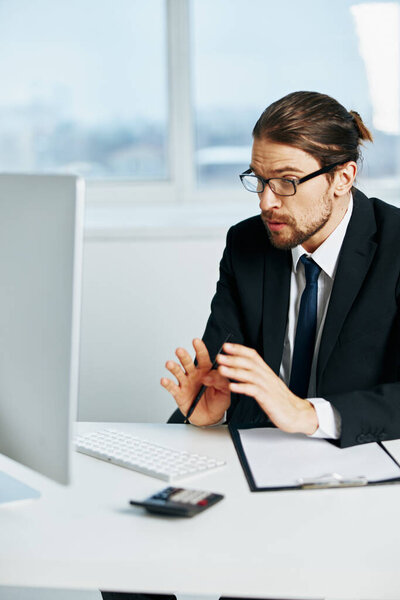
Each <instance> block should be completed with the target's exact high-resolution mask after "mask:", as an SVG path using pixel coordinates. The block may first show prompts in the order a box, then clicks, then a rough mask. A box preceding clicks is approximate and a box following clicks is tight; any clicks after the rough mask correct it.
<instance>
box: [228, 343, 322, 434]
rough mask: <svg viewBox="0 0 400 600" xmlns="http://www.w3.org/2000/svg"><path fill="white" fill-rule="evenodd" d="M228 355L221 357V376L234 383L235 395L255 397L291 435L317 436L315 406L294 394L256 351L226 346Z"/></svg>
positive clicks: (233, 345)
mask: <svg viewBox="0 0 400 600" xmlns="http://www.w3.org/2000/svg"><path fill="white" fill-rule="evenodd" d="M223 350H224V352H225V353H226V354H219V355H218V356H217V362H218V365H219V366H218V372H219V373H220V374H221V376H223V377H226V378H228V379H233V380H234V381H235V383H230V384H229V389H230V390H231V392H236V393H238V394H245V395H246V396H252V397H253V398H254V399H255V400H256V401H257V402H258V404H259V405H260V407H261V408H262V410H263V411H264V412H265V413H266V414H267V415H268V416H269V418H270V419H271V421H272V422H273V423H274V424H275V425H276V426H277V427H279V429H282V430H283V431H287V432H289V433H305V434H307V435H311V434H313V433H314V432H315V431H316V430H317V429H318V419H317V414H316V411H315V409H314V407H313V405H312V404H311V403H310V402H309V401H308V400H304V399H302V398H299V397H298V396H296V395H295V394H293V393H292V392H291V391H290V390H289V388H288V387H287V386H286V385H285V384H284V382H283V381H282V380H281V379H280V378H279V377H278V376H277V375H276V374H275V373H274V372H273V371H272V369H271V368H270V367H269V366H268V365H267V364H266V363H265V362H264V361H263V359H262V358H261V356H260V355H259V354H258V353H257V352H256V351H255V350H253V349H252V348H247V347H246V346H241V345H240V344H230V343H227V344H224V347H223Z"/></svg>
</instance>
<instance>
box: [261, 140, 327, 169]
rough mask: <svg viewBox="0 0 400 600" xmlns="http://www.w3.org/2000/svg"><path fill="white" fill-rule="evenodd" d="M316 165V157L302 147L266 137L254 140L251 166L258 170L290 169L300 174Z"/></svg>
mask: <svg viewBox="0 0 400 600" xmlns="http://www.w3.org/2000/svg"><path fill="white" fill-rule="evenodd" d="M315 165H318V162H317V161H316V159H315V158H314V157H313V156H311V154H308V153H307V152H304V150H301V149H300V148H295V147H294V146H289V145H287V144H280V143H277V142H271V141H270V140H264V139H262V140H258V139H255V140H254V142H253V149H252V157H251V165H250V166H251V168H253V167H254V169H256V170H260V169H262V170H263V171H264V170H268V171H269V172H271V171H273V172H280V171H285V170H288V169H290V170H292V172H296V171H297V172H298V173H299V174H300V173H304V172H305V171H307V170H308V169H309V168H310V167H314V166H315Z"/></svg>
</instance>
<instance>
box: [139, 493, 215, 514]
mask: <svg viewBox="0 0 400 600" xmlns="http://www.w3.org/2000/svg"><path fill="white" fill-rule="evenodd" d="M223 497H224V496H222V495H221V494H214V493H212V492H203V491H201V490H188V489H185V488H178V487H167V488H165V489H163V490H161V492H157V493H156V494H153V496H150V497H149V498H147V499H146V500H143V501H142V502H139V501H136V500H130V502H129V504H132V505H133V506H142V507H143V508H145V509H146V510H147V511H148V512H150V513H156V514H159V515H172V516H174V517H194V515H197V514H198V513H200V512H203V511H204V510H207V508H210V506H213V505H214V504H216V503H217V502H219V501H220V500H222V498H223Z"/></svg>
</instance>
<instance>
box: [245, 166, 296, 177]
mask: <svg viewBox="0 0 400 600" xmlns="http://www.w3.org/2000/svg"><path fill="white" fill-rule="evenodd" d="M249 168H250V169H251V170H252V171H253V173H254V174H255V175H256V174H257V173H256V171H255V170H254V168H253V167H252V165H249ZM288 172H289V173H298V174H299V175H303V174H304V172H303V171H301V170H300V169H298V168H297V167H293V166H292V165H287V166H285V167H279V169H272V170H271V173H272V174H273V175H280V174H281V173H288Z"/></svg>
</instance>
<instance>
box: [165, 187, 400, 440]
mask: <svg viewBox="0 0 400 600" xmlns="http://www.w3.org/2000/svg"><path fill="white" fill-rule="evenodd" d="M353 197H354V208H353V214H352V216H351V220H350V223H349V226H348V229H347V233H346V236H345V239H344V242H343V246H342V249H341V252H340V256H339V263H338V268H337V272H336V277H335V282H334V286H333V289H332V294H331V298H330V302H329V307H328V312H327V316H326V320H325V325H324V330H323V333H322V339H321V345H320V351H319V357H318V365H317V396H319V397H322V398H325V399H326V400H329V401H330V402H331V403H332V405H333V406H334V407H335V408H336V409H337V410H338V411H339V413H340V415H341V418H342V434H341V438H340V440H339V444H340V446H342V447H346V446H351V445H354V444H359V443H364V442H370V441H378V440H387V439H393V438H398V437H400V327H399V322H400V321H399V296H400V283H399V276H400V210H399V209H397V208H395V207H393V206H390V205H388V204H386V203H384V202H382V201H381V200H378V199H376V198H367V197H366V196H365V195H364V194H362V193H361V192H360V191H358V190H354V192H353ZM290 273H291V252H290V250H288V251H285V250H277V249H276V248H274V247H273V246H272V245H271V244H270V242H269V239H268V236H267V233H266V231H265V228H264V224H263V223H262V221H261V219H260V217H259V216H256V217H252V218H250V219H247V220H245V221H242V222H241V223H238V224H237V225H235V226H234V227H232V228H231V229H230V230H229V232H228V236H227V244H226V248H225V251H224V254H223V257H222V260H221V264H220V279H219V281H218V284H217V291H216V294H215V296H214V298H213V300H212V304H211V315H210V318H209V320H208V323H207V327H206V330H205V333H204V337H203V339H204V341H205V343H206V345H207V347H208V349H209V351H210V355H211V359H212V360H213V358H214V356H215V354H216V352H217V351H218V348H219V346H220V345H221V342H222V341H223V339H224V338H225V337H226V335H227V333H228V332H232V333H233V339H232V341H233V342H236V343H241V344H244V345H246V346H250V347H252V348H255V349H256V350H257V351H258V352H259V354H260V355H261V356H262V357H263V358H264V360H265V362H266V363H267V364H268V365H269V366H270V367H271V368H272V369H273V370H274V371H275V372H276V373H277V374H279V368H280V364H281V359H282V352H283V343H284V336H285V331H286V325H287V316H288V306H289V292H290ZM175 420H176V417H175ZM228 421H229V422H231V423H233V424H235V425H243V424H252V425H254V426H262V425H268V424H269V420H268V417H267V416H266V415H265V413H264V412H263V411H262V410H261V409H260V408H259V406H258V404H257V403H256V401H255V400H254V399H253V398H249V397H246V396H239V395H233V398H232V405H231V408H230V409H229V411H228Z"/></svg>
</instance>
